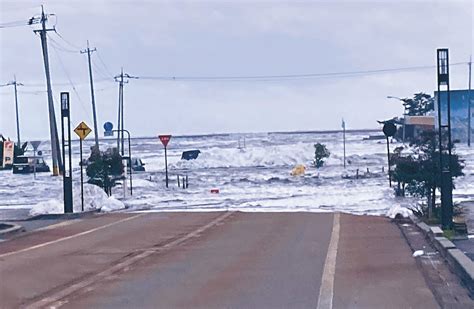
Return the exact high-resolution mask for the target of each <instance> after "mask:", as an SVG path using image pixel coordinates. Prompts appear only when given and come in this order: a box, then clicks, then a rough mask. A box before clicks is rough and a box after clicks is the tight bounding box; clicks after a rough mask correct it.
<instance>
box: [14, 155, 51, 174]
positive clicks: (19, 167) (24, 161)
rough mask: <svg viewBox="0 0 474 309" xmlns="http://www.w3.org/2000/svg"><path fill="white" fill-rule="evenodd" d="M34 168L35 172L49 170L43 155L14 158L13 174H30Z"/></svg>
mask: <svg viewBox="0 0 474 309" xmlns="http://www.w3.org/2000/svg"><path fill="white" fill-rule="evenodd" d="M35 161H36V167H35ZM35 169H36V172H37V173H42V172H50V169H49V166H48V165H47V164H46V162H45V161H44V159H43V157H38V156H37V157H27V156H19V157H16V158H15V163H14V164H13V174H30V173H34V172H35Z"/></svg>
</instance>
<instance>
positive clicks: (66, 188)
mask: <svg viewBox="0 0 474 309" xmlns="http://www.w3.org/2000/svg"><path fill="white" fill-rule="evenodd" d="M66 130H67V135H65V134H66V132H65V131H66ZM61 133H62V146H63V153H62V156H63V157H62V161H63V163H64V172H63V193H64V213H72V212H73V201H72V155H71V119H70V111H69V92H61ZM66 152H67V153H68V155H67V156H66ZM35 160H36V158H35ZM66 160H67V161H66ZM53 168H54V166H53Z"/></svg>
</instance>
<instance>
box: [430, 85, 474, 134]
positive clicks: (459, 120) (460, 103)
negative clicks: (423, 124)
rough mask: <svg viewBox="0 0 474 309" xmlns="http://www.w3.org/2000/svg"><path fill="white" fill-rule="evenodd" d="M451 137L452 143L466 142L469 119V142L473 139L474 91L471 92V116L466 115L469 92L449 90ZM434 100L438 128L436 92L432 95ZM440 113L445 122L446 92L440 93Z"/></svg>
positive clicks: (446, 113)
mask: <svg viewBox="0 0 474 309" xmlns="http://www.w3.org/2000/svg"><path fill="white" fill-rule="evenodd" d="M450 97H451V136H452V140H453V141H454V142H456V141H458V142H461V143H466V142H467V136H468V123H469V121H468V119H469V116H470V117H471V141H472V139H473V138H474V123H473V120H474V91H471V96H470V101H471V115H468V106H469V105H468V101H469V90H451V91H450ZM434 99H435V114H434V116H435V117H436V120H435V122H436V123H435V125H436V127H437V126H438V91H435V93H434ZM441 113H442V117H446V118H443V121H446V120H447V117H448V116H447V115H448V112H447V95H446V91H441Z"/></svg>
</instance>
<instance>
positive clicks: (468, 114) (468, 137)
mask: <svg viewBox="0 0 474 309" xmlns="http://www.w3.org/2000/svg"><path fill="white" fill-rule="evenodd" d="M471 66H472V56H470V57H469V91H468V95H467V146H469V147H471V131H472V127H471V119H472V111H471V105H472V104H471Z"/></svg>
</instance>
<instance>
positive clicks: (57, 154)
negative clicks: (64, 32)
mask: <svg viewBox="0 0 474 309" xmlns="http://www.w3.org/2000/svg"><path fill="white" fill-rule="evenodd" d="M47 20H48V15H47V14H45V13H44V10H43V6H41V17H40V18H39V19H38V18H36V17H32V18H31V19H30V21H29V24H30V25H32V24H36V23H41V29H39V30H34V32H35V33H39V35H40V39H41V47H42V49H43V60H44V71H45V74H46V86H47V90H48V108H49V132H50V135H51V157H52V160H53V175H54V176H58V175H59V172H60V171H61V172H62V171H63V166H62V162H61V161H62V160H61V149H60V148H59V138H58V128H57V124H56V115H55V112H54V101H53V91H52V89H51V76H50V73H49V59H48V43H47V41H46V33H47V31H54V29H46V21H47Z"/></svg>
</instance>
